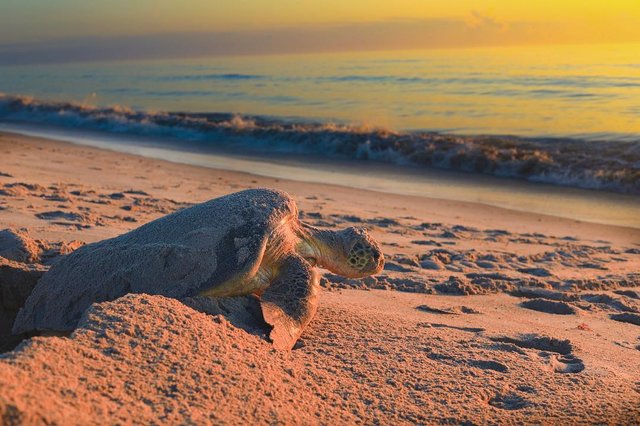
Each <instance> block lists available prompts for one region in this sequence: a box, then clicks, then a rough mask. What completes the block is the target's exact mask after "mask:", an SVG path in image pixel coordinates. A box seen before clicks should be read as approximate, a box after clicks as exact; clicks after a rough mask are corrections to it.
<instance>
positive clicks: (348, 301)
mask: <svg viewBox="0 0 640 426" xmlns="http://www.w3.org/2000/svg"><path fill="white" fill-rule="evenodd" d="M0 155H1V158H2V160H1V162H0V230H2V229H5V228H6V229H10V230H9V231H4V232H1V233H0V286H1V287H0V290H1V293H0V297H2V299H1V300H0V302H1V303H0V308H1V310H0V335H2V337H1V339H2V346H3V349H4V350H5V351H7V350H10V349H11V348H13V346H15V344H17V343H18V341H19V338H16V337H9V336H8V335H7V330H8V328H7V327H10V322H11V318H12V315H13V316H15V312H16V311H17V309H18V308H19V305H20V303H21V301H23V300H24V298H25V297H26V295H28V292H29V289H30V288H31V287H32V286H33V285H34V284H35V281H36V280H37V279H38V277H39V276H40V275H41V274H42V273H43V272H44V271H46V269H47V268H48V266H49V265H50V264H51V263H52V262H55V261H56V258H58V257H59V256H63V255H64V254H66V253H69V252H70V251H71V250H74V249H75V248H77V247H78V246H79V245H80V244H82V243H83V242H85V243H86V242H92V241H97V240H101V239H104V238H108V237H112V236H115V235H118V234H120V233H122V232H125V231H127V230H129V229H132V228H134V227H137V226H140V225H141V224H143V223H145V222H147V221H149V220H152V219H154V218H157V217H159V216H161V215H164V214H166V213H169V212H172V211H174V210H176V209H179V208H182V207H185V206H188V205H191V204H192V203H197V202H201V201H204V200H208V199H211V198H214V197H217V196H219V195H222V194H226V193H229V192H233V191H237V190H240V189H244V188H249V187H274V188H278V189H282V190H285V191H287V192H289V193H290V194H292V195H293V196H294V198H295V199H296V200H297V202H298V205H299V207H300V209H301V211H302V218H303V219H304V220H306V221H308V222H310V223H312V224H314V225H317V226H320V227H331V228H333V227H342V226H348V225H354V224H355V225H363V226H367V227H368V228H370V230H371V232H372V234H373V235H374V236H375V237H376V238H378V239H379V240H380V241H382V243H383V248H384V250H385V253H386V255H387V259H388V261H387V266H386V269H385V271H384V272H383V273H382V274H381V275H379V276H378V277H375V278H368V279H364V280H344V279H341V278H340V277H336V276H333V275H331V274H328V273H327V274H325V278H324V279H323V285H324V287H325V291H324V292H323V294H322V295H321V304H320V309H319V311H318V314H317V315H316V318H315V319H314V321H313V322H312V323H311V325H310V327H309V329H308V330H307V331H306V332H305V334H304V335H303V338H302V340H301V341H300V342H299V344H298V345H297V346H296V348H295V349H294V350H293V351H292V352H290V353H283V352H278V351H275V350H273V349H272V347H271V345H270V343H269V342H268V341H267V340H266V337H265V336H266V335H267V334H268V327H267V326H266V325H265V324H264V323H263V322H262V319H261V317H260V315H259V310H258V309H257V302H256V300H255V299H253V298H241V299H237V300H232V301H229V302H228V303H226V304H223V305H222V306H221V305H219V304H216V303H213V302H209V301H207V300H202V299H191V300H186V301H177V300H172V299H166V298H162V297H158V296H155V297H152V296H146V295H130V296H126V297H124V298H121V299H118V300H116V301H113V302H108V303H102V304H99V305H94V306H93V307H92V308H90V309H89V310H88V311H87V312H86V314H85V317H84V318H83V320H82V321H81V325H80V327H79V328H78V329H77V330H76V331H75V332H74V333H73V334H72V335H71V336H70V337H35V338H31V339H27V340H24V341H23V342H22V343H20V344H19V346H18V347H17V348H16V349H14V350H13V351H9V352H5V353H4V354H3V355H0V419H1V420H0V423H7V424H40V423H54V424H65V425H66V424H90V423H120V424H128V423H139V424H149V423H197V424H201V423H204V424H206V423H214V424H218V423H245V422H248V423H291V424H313V423H324V424H326V423H339V424H344V423H367V424H371V423H383V424H400V423H427V424H432V423H444V424H462V423H465V422H466V423H469V424H485V423H489V424H491V423H493V424H495V423H504V424H517V423H543V424H573V423H587V424H588V423H610V424H633V423H638V422H639V421H640V337H639V336H640V327H639V324H640V275H639V272H640V231H639V230H633V229H626V228H620V227H612V226H604V225H594V224H589V223H583V222H576V221H572V220H567V219H561V218H555V217H550V216H542V215H537V214H529V213H522V212H514V211H509V210H504V209H499V208H493V207H487V206H483V205H479V204H471V203H462V202H452V201H443V200H432V199H426V198H419V197H407V196H396V195H391V194H381V193H374V192H367V191H362V190H354V189H350V188H347V187H339V186H329V185H317V184H310V183H299V182H294V181H283V180H275V179H269V178H263V177H255V176H252V175H249V174H241V173H233V172H226V171H219V170H211V169H205V168H198V167H192V166H186V165H180V164H173V163H168V162H163V161H158V160H151V159H146V158H141V157H135V156H131V155H125V154H119V153H113V152H108V151H102V150H98V149H94V148H87V147H80V146H74V145H70V144H65V143H61V142H52V141H47V140H42V139H33V138H26V137H21V136H15V135H7V134H0ZM22 337H24V336H22Z"/></svg>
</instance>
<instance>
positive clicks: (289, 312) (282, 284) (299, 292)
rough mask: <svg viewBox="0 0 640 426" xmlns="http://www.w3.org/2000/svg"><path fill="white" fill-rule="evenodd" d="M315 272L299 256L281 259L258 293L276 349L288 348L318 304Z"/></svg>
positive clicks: (291, 345) (317, 285)
mask: <svg viewBox="0 0 640 426" xmlns="http://www.w3.org/2000/svg"><path fill="white" fill-rule="evenodd" d="M318 288H319V283H318V274H317V272H316V270H315V269H314V268H313V267H312V266H311V265H310V264H309V263H308V262H307V261H305V260H304V259H303V258H302V257H300V256H298V255H293V256H290V257H288V258H287V259H285V260H284V261H283V262H282V264H281V266H280V268H279V274H278V277H277V278H276V279H275V280H274V281H273V282H272V283H271V285H270V286H269V288H267V289H266V290H265V292H264V294H263V295H262V298H261V302H260V305H261V307H262V315H263V317H264V320H265V321H266V322H267V323H268V324H269V325H271V326H272V327H273V329H272V330H271V334H270V335H269V337H270V338H271V341H272V342H273V346H274V347H275V348H276V349H282V350H291V349H292V348H293V345H295V343H296V341H297V340H298V338H299V337H300V335H301V334H302V331H303V329H304V328H305V327H306V326H307V324H309V322H310V321H311V319H312V318H313V316H314V315H315V313H316V309H317V307H318Z"/></svg>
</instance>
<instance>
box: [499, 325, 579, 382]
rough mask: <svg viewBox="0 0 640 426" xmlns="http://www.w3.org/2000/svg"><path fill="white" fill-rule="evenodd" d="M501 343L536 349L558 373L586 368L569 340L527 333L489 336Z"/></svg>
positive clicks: (573, 371) (539, 355)
mask: <svg viewBox="0 0 640 426" xmlns="http://www.w3.org/2000/svg"><path fill="white" fill-rule="evenodd" d="M489 339H490V340H492V341H494V342H499V343H507V344H511V345H515V346H517V347H520V348H523V349H536V350H538V351H540V352H538V353H537V356H538V357H540V358H542V359H544V360H545V361H546V364H547V365H549V366H550V367H551V369H552V370H553V371H554V372H556V373H579V372H581V371H582V370H584V369H585V365H584V363H583V362H582V360H581V359H580V358H577V357H576V356H575V355H573V353H572V352H573V345H572V344H571V342H570V341H569V340H560V339H555V338H553V337H548V336H538V335H536V334H527V335H523V336H520V337H518V338H514V337H508V336H494V337H489Z"/></svg>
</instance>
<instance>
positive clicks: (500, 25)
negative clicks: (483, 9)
mask: <svg viewBox="0 0 640 426" xmlns="http://www.w3.org/2000/svg"><path fill="white" fill-rule="evenodd" d="M467 25H469V26H470V27H471V28H482V27H489V28H495V29H498V30H500V31H506V30H508V29H509V25H508V24H507V23H505V22H499V21H498V20H497V19H495V18H492V17H490V16H486V15H483V14H481V13H480V12H478V11H477V10H472V11H471V15H470V16H469V19H468V20H467Z"/></svg>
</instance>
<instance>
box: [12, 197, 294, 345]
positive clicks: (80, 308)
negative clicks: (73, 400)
mask: <svg viewBox="0 0 640 426" xmlns="http://www.w3.org/2000/svg"><path fill="white" fill-rule="evenodd" d="M297 216H298V211H297V207H296V205H295V202H294V201H293V199H291V197H290V196H289V195H287V194H286V193H284V192H280V191H276V190H271V189H250V190H245V191H241V192H237V193H234V194H230V195H227V196H223V197H220V198H216V199H214V200H211V201H208V202H205V203H202V204H198V205H195V206H193V207H190V208H187V209H184V210H181V211H178V212H175V213H173V214H170V215H168V216H164V217H162V218H160V219H157V220H155V221H153V222H150V223H147V224H146V225H143V226H141V227H140V228H137V229H134V230H132V231H130V232H128V233H126V234H123V235H120V236H118V237H116V238H112V239H108V240H104V241H100V242H96V243H93V244H88V245H86V246H84V247H81V248H79V249H78V250H76V251H74V252H73V253H71V254H69V255H68V256H66V257H64V258H62V259H61V260H60V261H59V262H58V263H57V264H55V265H54V266H53V267H52V268H51V269H50V270H49V271H48V272H47V273H46V274H45V275H44V276H43V277H42V278H41V279H40V281H39V282H38V284H37V285H36V287H35V289H34V291H33V293H32V294H31V295H30V296H29V298H28V299H27V302H26V304H25V306H24V307H23V308H22V310H21V311H20V313H19V314H18V317H17V319H16V321H15V324H14V328H13V332H14V333H16V334H17V333H23V332H28V331H33V330H60V331H67V330H72V329H74V328H75V327H76V325H77V323H78V321H79V320H80V318H81V316H82V314H83V312H84V311H85V310H86V309H87V308H88V307H89V306H90V305H91V304H92V303H95V302H103V301H107V300H114V299H116V298H118V297H120V296H123V295H125V294H127V293H147V294H157V295H163V296H168V297H173V298H182V297H191V296H196V295H198V294H200V293H201V292H203V291H204V290H207V289H210V288H213V287H215V286H216V285H219V284H222V283H224V282H227V281H228V280H230V279H234V278H235V277H236V276H237V275H239V274H242V273H244V272H245V271H247V270H250V269H251V268H254V267H255V266H256V264H259V263H260V261H261V257H262V254H263V252H264V247H265V245H266V241H267V239H268V237H269V235H270V233H271V231H272V230H273V229H274V227H275V226H277V225H278V224H281V223H282V222H283V221H285V222H286V221H291V220H297Z"/></svg>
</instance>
